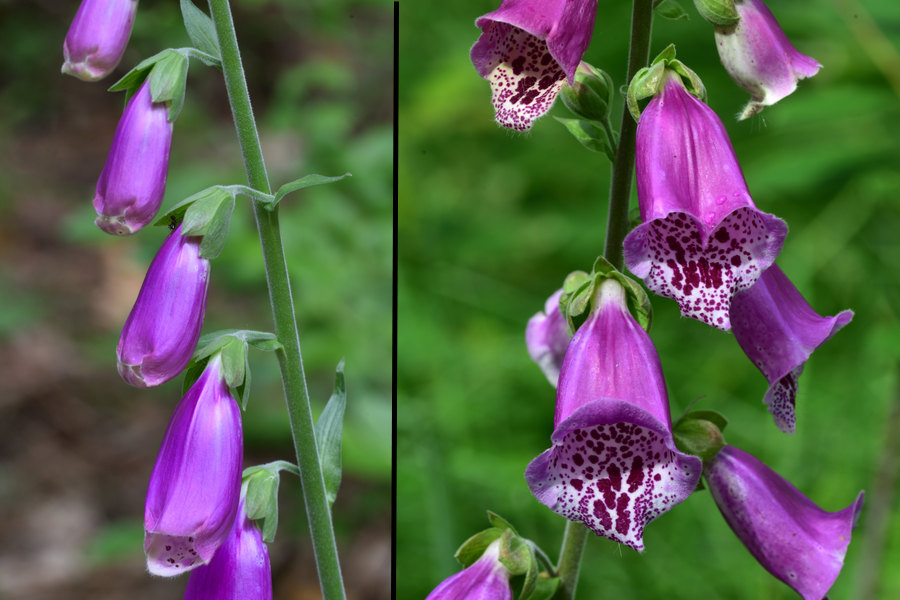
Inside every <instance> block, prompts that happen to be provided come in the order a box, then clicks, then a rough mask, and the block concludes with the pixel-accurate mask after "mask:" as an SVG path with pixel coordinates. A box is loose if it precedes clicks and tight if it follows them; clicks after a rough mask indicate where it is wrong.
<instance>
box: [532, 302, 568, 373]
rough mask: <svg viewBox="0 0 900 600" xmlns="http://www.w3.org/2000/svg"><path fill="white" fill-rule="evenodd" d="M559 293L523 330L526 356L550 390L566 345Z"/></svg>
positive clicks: (566, 330) (566, 335) (565, 326)
mask: <svg viewBox="0 0 900 600" xmlns="http://www.w3.org/2000/svg"><path fill="white" fill-rule="evenodd" d="M562 292H563V291H562V290H557V291H556V292H555V293H554V294H553V295H552V296H550V297H549V298H547V303H546V304H545V305H544V312H539V313H537V314H535V315H534V316H533V317H531V318H530V319H529V320H528V325H527V326H526V327H525V345H526V346H527V347H528V354H529V356H531V360H533V361H534V362H535V363H537V365H538V366H539V367H540V368H541V371H543V372H544V375H546V376H547V380H548V381H549V382H550V384H551V385H552V386H553V387H556V383H557V381H558V380H559V369H560V367H562V362H563V357H564V356H565V355H566V348H567V347H568V345H569V338H570V337H571V336H570V335H569V324H568V323H566V318H565V317H564V316H563V314H562V313H561V312H560V310H559V298H560V296H562Z"/></svg>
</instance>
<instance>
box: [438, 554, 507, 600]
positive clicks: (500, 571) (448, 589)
mask: <svg viewBox="0 0 900 600" xmlns="http://www.w3.org/2000/svg"><path fill="white" fill-rule="evenodd" d="M499 558H500V540H499V539H497V540H494V541H493V542H491V544H490V545H489V546H488V547H487V548H486V549H485V551H484V554H482V555H481V558H479V559H478V560H476V561H475V562H474V563H472V564H471V565H470V566H469V567H467V568H465V569H463V570H462V571H460V572H459V573H457V574H456V575H451V576H450V577H448V578H447V579H445V580H444V581H442V582H441V583H440V584H439V585H438V586H437V587H436V588H434V590H432V592H431V593H430V594H428V596H427V597H426V598H425V600H512V597H513V596H512V590H511V589H510V587H509V571H508V570H507V569H506V567H504V566H503V564H502V563H501V562H500V560H499Z"/></svg>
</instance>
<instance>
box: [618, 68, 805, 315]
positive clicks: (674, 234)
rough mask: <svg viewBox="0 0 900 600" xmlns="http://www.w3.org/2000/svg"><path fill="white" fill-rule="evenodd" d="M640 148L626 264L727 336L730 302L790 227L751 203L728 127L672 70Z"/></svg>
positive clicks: (643, 122) (648, 112) (651, 107)
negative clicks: (637, 218)
mask: <svg viewBox="0 0 900 600" xmlns="http://www.w3.org/2000/svg"><path fill="white" fill-rule="evenodd" d="M636 143H637V147H636V165H635V171H636V175H637V191H638V202H639V205H640V209H641V221H642V222H643V224H642V225H640V226H638V227H637V228H635V229H634V230H633V231H632V232H631V233H629V234H628V236H627V237H626V238H625V264H626V265H627V266H628V268H629V269H631V272H632V273H634V274H635V275H637V276H638V277H640V278H641V279H643V280H644V283H645V284H646V285H647V287H648V288H650V289H651V290H652V291H653V292H655V293H657V294H659V295H660V296H666V297H668V298H673V299H675V300H676V301H677V302H678V305H679V307H680V309H681V314H682V315H683V316H685V317H692V318H694V319H699V320H700V321H703V322H704V323H707V324H708V325H712V326H713V327H717V328H719V329H722V330H725V331H727V330H728V329H729V328H730V327H731V324H730V322H729V319H728V313H729V309H730V307H731V299H732V297H733V296H734V294H735V293H736V292H739V291H741V290H745V289H747V288H749V287H750V286H751V285H753V284H754V283H755V282H756V280H757V278H758V277H759V276H760V275H761V274H762V272H763V271H765V270H766V269H767V268H769V265H771V264H772V262H773V261H774V260H775V257H776V256H777V255H778V253H779V252H780V251H781V245H782V244H783V243H784V238H785V236H786V235H787V225H786V224H785V223H784V221H782V220H781V219H779V218H777V217H775V216H774V215H770V214H766V213H764V212H761V211H760V210H759V209H757V208H756V206H755V205H754V204H753V200H752V199H751V198H750V194H749V192H748V191H747V184H746V183H745V182H744V176H743V174H742V173H741V167H740V165H739V164H738V161H737V157H736V156H735V154H734V148H732V146H731V141H730V140H729V139H728V134H727V133H726V132H725V127H723V126H722V122H721V121H720V120H719V117H717V116H716V113H714V112H713V111H712V109H710V108H709V107H708V106H707V105H706V104H704V103H703V102H701V101H700V100H698V99H697V98H695V97H694V96H692V95H691V94H690V93H688V91H687V90H685V88H684V86H683V85H682V83H681V79H680V78H679V77H678V75H676V74H675V73H674V72H672V71H666V81H665V84H664V87H663V89H662V91H661V92H660V93H659V94H658V95H657V96H656V97H654V98H653V100H651V101H650V103H649V104H648V105H647V108H646V109H644V112H643V113H642V114H641V118H640V121H639V122H638V129H637V142H636Z"/></svg>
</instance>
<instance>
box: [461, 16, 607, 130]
mask: <svg viewBox="0 0 900 600" xmlns="http://www.w3.org/2000/svg"><path fill="white" fill-rule="evenodd" d="M596 12H597V1H596V0H550V1H548V0H504V1H503V2H502V3H501V5H500V8H498V9H497V10H495V11H494V12H491V13H488V14H486V15H484V16H482V17H479V18H478V19H477V20H476V21H475V25H476V26H477V27H480V28H481V29H482V34H481V36H480V37H479V38H478V41H477V42H476V43H475V45H474V46H473V47H472V50H471V59H472V63H473V64H474V65H475V68H476V70H477V71H478V74H479V75H481V76H482V77H484V78H485V79H487V80H488V81H489V82H490V83H491V90H492V102H493V104H494V108H495V109H496V113H497V114H496V119H497V122H498V123H500V124H501V125H503V126H504V127H509V128H511V129H517V130H520V131H525V130H527V129H530V128H531V124H532V123H533V122H534V120H535V119H537V118H538V117H540V116H542V115H544V114H545V113H546V112H547V111H549V110H550V107H551V106H553V102H554V100H556V96H557V94H558V93H559V90H560V88H561V87H562V85H563V83H564V82H565V80H566V78H568V80H569V82H570V83H574V81H575V70H576V69H577V68H578V63H579V62H581V57H582V56H583V55H584V52H585V50H586V49H587V46H588V44H589V43H590V39H591V33H592V32H593V28H594V18H595V16H596Z"/></svg>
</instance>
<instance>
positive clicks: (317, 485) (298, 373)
mask: <svg viewBox="0 0 900 600" xmlns="http://www.w3.org/2000/svg"><path fill="white" fill-rule="evenodd" d="M209 9H210V13H211V15H212V19H213V23H214V24H215V28H216V36H217V38H218V40H219V48H220V50H221V53H222V72H223V73H224V76H225V87H226V89H227V90H228V101H229V102H230V104H231V112H232V114H233V115H234V124H235V128H236V129H237V135H238V140H239V142H240V146H241V154H242V155H243V157H244V170H245V171H246V172H247V181H248V183H249V184H250V187H252V188H254V189H256V190H259V191H260V192H263V193H264V194H270V193H271V188H270V186H269V177H268V175H267V173H266V165H265V162H264V161H263V155H262V148H261V147H260V143H259V134H258V133H257V130H256V121H255V119H254V117H253V108H252V106H251V105H250V94H249V92H248V90H247V81H246V79H245V77H244V68H243V66H242V64H241V55H240V51H239V49H238V43H237V36H236V34H235V31H234V22H233V20H232V16H231V7H230V6H229V4H228V0H209ZM253 214H254V216H255V217H256V228H257V230H258V232H259V240H260V244H261V245H262V253H263V262H264V263H265V268H266V281H267V283H268V287H269V299H270V301H271V305H272V316H273V318H274V321H275V335H276V336H277V337H278V341H280V342H281V344H282V345H283V349H282V350H279V351H278V353H277V354H278V364H279V366H280V367H281V379H282V384H283V386H284V396H285V400H286V402H287V410H288V416H289V418H290V424H291V434H292V436H293V440H294V450H295V452H296V454H297V465H298V466H299V467H300V482H301V484H302V487H303V497H304V501H305V504H306V514H307V518H308V520H309V530H310V537H311V538H312V543H313V550H314V552H315V558H316V566H317V567H318V571H319V583H320V585H321V588H322V596H323V598H324V599H325V600H343V599H344V598H345V594H344V584H343V581H342V579H341V567H340V562H339V561H338V554H337V544H336V542H335V539H334V528H333V527H332V523H331V511H330V509H329V507H328V501H327V497H326V495H325V480H324V479H323V477H322V468H321V465H320V464H319V453H318V450H317V449H316V438H315V429H314V426H313V419H312V412H311V411H310V407H309V391H308V390H307V388H306V375H305V374H304V372H303V358H302V356H301V354H300V337H299V334H298V331H297V319H296V316H295V315H294V302H293V299H292V297H291V285H290V276H289V273H288V269H287V264H286V262H285V258H284V247H283V245H282V242H281V229H280V227H279V225H278V210H277V209H276V210H273V211H269V210H266V209H265V208H264V207H263V205H262V203H261V202H259V201H258V200H255V199H254V200H253Z"/></svg>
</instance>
